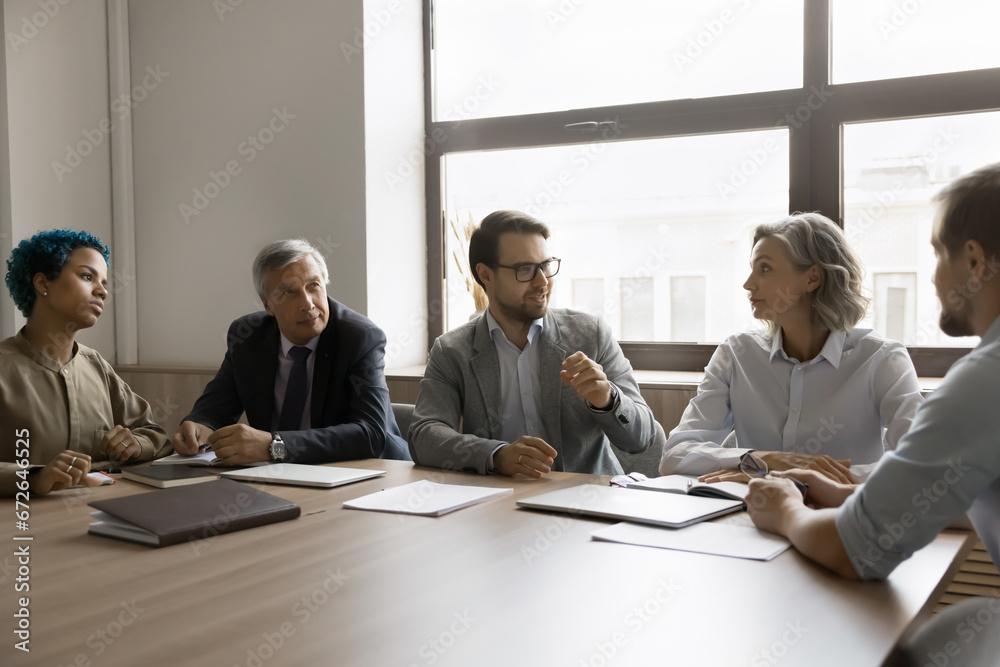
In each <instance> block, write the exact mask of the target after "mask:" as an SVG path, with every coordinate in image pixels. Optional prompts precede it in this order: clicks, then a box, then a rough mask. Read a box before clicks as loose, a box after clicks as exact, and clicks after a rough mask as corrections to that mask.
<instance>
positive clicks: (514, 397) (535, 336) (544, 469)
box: [409, 211, 665, 477]
mask: <svg viewBox="0 0 1000 667" xmlns="http://www.w3.org/2000/svg"><path fill="white" fill-rule="evenodd" d="M548 237H549V230H548V228H547V227H546V226H545V225H544V224H542V223H541V222H539V221H538V220H535V219H534V218H531V217H530V216H527V215H524V214H523V213H518V212H517V211H496V212H495V213H491V214H490V215H488V216H486V218H485V219H484V220H483V222H482V224H481V225H480V226H479V228H478V229H477V230H476V232H475V233H474V234H473V236H472V239H471V240H470V242H469V265H470V268H471V269H472V272H473V274H474V275H475V277H476V280H477V282H479V284H480V285H482V286H483V289H485V291H486V294H487V296H488V297H489V308H488V310H487V311H486V313H485V314H484V315H483V316H482V317H480V318H477V319H476V320H474V321H472V322H469V323H468V324H465V325H463V326H461V327H459V328H457V329H455V330H453V331H449V332H448V333H446V334H444V335H442V336H440V337H438V339H437V340H436V341H435V342H434V346H433V348H432V349H431V353H430V358H429V359H428V361H427V368H426V370H425V371H424V377H423V380H421V382H420V396H419V397H418V398H417V403H416V405H415V406H414V410H413V421H412V423H411V426H410V433H409V444H410V452H411V454H412V455H413V460H414V462H415V463H417V464H418V465H425V466H433V467H438V468H448V469H458V470H465V471H467V472H477V473H482V474H486V473H494V472H495V473H500V474H503V475H517V474H521V475H526V476H530V477H540V476H542V475H543V474H546V473H548V472H550V471H551V470H561V471H567V472H585V473H599V474H617V473H620V472H622V469H621V464H619V463H618V459H617V458H616V457H615V455H614V452H613V451H612V449H611V447H612V445H613V446H615V447H617V448H619V449H621V450H623V451H626V452H630V453H639V452H642V451H644V450H645V449H646V448H647V447H649V446H650V445H651V444H654V443H660V444H662V442H663V441H664V440H665V436H664V435H663V429H662V428H661V427H660V425H659V424H658V423H657V422H656V420H655V419H654V418H653V413H652V411H651V410H650V409H649V406H648V405H646V403H645V401H643V399H642V396H640V395H639V387H638V385H637V384H636V382H635V378H634V377H633V376H632V367H631V366H630V365H629V363H628V360H627V359H625V356H624V355H623V354H622V351H621V347H620V346H619V345H618V342H617V341H616V340H615V339H614V337H613V336H612V335H611V331H610V329H609V327H608V325H607V324H606V323H605V322H604V321H602V320H601V319H600V318H598V317H595V316H593V315H589V314H587V313H580V312H574V311H570V310H562V309H555V308H553V309H549V307H548V305H549V299H550V296H551V290H552V279H553V278H554V277H555V275H556V273H557V272H558V270H559V263H560V261H561V260H559V259H558V258H556V257H552V256H551V255H550V254H549V251H548V246H547V244H546V240H547V239H548Z"/></svg>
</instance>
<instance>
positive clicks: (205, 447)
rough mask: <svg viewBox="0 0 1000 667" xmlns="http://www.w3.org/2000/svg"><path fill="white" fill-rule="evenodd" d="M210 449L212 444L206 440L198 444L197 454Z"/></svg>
mask: <svg viewBox="0 0 1000 667" xmlns="http://www.w3.org/2000/svg"><path fill="white" fill-rule="evenodd" d="M211 450H212V445H210V444H208V443H207V442H206V443H205V444H204V445H200V446H199V447H198V453H199V454H201V453H202V452H208V451H211Z"/></svg>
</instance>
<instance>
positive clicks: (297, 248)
mask: <svg viewBox="0 0 1000 667" xmlns="http://www.w3.org/2000/svg"><path fill="white" fill-rule="evenodd" d="M307 255H308V256H309V257H312V258H313V261H314V262H316V266H318V267H319V272H320V276H321V277H322V278H323V284H324V285H327V284H329V282H330V272H329V271H328V270H327V268H326V260H325V259H324V258H323V255H321V254H320V252H319V251H318V250H316V248H314V247H313V246H312V245H311V244H310V243H309V242H308V241H306V240H305V239H286V240H284V241H275V242H274V243H270V244H268V245H266V246H264V247H263V248H262V249H261V251H260V252H259V253H257V257H256V259H254V260H253V284H254V287H256V288H257V294H258V295H259V296H260V298H261V299H267V290H266V286H265V282H266V280H267V273H268V271H280V270H282V269H283V268H285V267H286V266H288V265H289V264H291V263H292V262H297V261H299V260H300V259H302V258H303V257H305V256H307Z"/></svg>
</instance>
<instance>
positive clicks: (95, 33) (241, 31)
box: [0, 0, 426, 366]
mask: <svg viewBox="0 0 1000 667" xmlns="http://www.w3.org/2000/svg"><path fill="white" fill-rule="evenodd" d="M46 4H48V3H46ZM389 4H390V3H389V2H388V0H337V1H336V2H333V1H331V0H282V1H281V2H268V1H267V0H242V2H239V3H237V2H235V1H233V2H230V1H229V0H221V1H220V2H205V1H204V0H171V1H170V2H165V1H163V0H130V1H129V2H128V39H129V44H130V52H129V65H130V67H131V86H132V91H131V93H132V95H133V97H132V98H130V99H125V100H118V101H116V102H112V103H111V104H109V99H108V97H109V92H108V88H109V78H108V69H109V62H108V57H109V56H108V29H107V21H108V19H107V16H106V13H107V6H106V2H105V1H103V0H88V1H87V2H80V1H77V2H69V3H68V4H67V5H65V6H63V5H59V2H58V0H55V2H54V5H55V6H58V7H59V11H58V12H57V13H55V15H53V16H51V17H45V18H44V24H45V25H44V27H43V28H41V29H38V30H37V33H36V34H33V35H32V36H31V37H30V38H29V39H28V40H27V42H26V44H22V45H19V46H18V48H17V52H16V53H15V52H14V51H13V48H12V46H11V43H10V40H9V39H8V46H7V78H8V103H9V110H10V124H11V129H10V141H11V147H10V155H11V171H12V177H11V178H12V184H11V190H12V191H13V193H14V194H13V200H14V201H13V202H12V209H13V213H12V217H13V221H12V223H11V229H12V236H13V240H15V241H16V240H19V239H20V238H22V237H23V236H27V235H30V234H31V233H34V232H35V231H37V230H38V229H47V228H52V227H54V226H57V224H60V225H67V224H70V223H72V224H73V225H74V226H79V227H83V228H86V229H89V230H91V231H93V232H95V233H97V234H99V235H101V236H102V238H104V239H105V240H106V241H107V242H109V243H110V241H111V228H112V223H111V211H112V206H111V203H112V197H113V196H114V197H115V198H116V199H115V201H118V199H117V198H118V197H120V196H121V194H122V193H121V192H120V191H119V192H112V180H111V164H110V152H109V147H108V144H109V141H108V139H107V136H106V135H104V138H103V140H102V141H101V142H99V143H98V145H97V146H96V148H94V149H93V150H92V151H91V154H90V155H89V156H87V157H86V158H85V159H84V160H83V161H82V163H81V164H80V166H79V167H77V168H75V169H74V170H73V171H72V172H70V173H66V174H62V176H63V182H62V183H60V182H59V180H58V177H57V175H56V174H55V172H54V171H53V167H52V164H51V163H52V162H53V161H56V160H59V161H62V162H65V160H66V152H67V148H66V147H67V145H73V146H75V145H76V144H77V143H79V142H81V141H84V140H85V139H86V137H85V135H84V132H87V133H88V134H89V135H90V136H92V137H95V136H97V135H95V134H94V133H93V130H94V128H99V127H100V124H101V121H105V120H106V121H107V122H114V123H115V124H116V127H122V126H123V121H124V120H125V119H126V118H128V119H130V121H131V125H132V135H131V136H132V159H133V180H134V200H135V204H134V213H135V246H136V257H135V261H134V265H131V266H126V265H123V264H121V263H119V264H115V257H114V247H112V269H113V270H114V271H115V273H116V274H117V275H118V277H119V278H121V279H123V280H125V281H128V282H129V283H130V284H134V285H135V287H136V290H137V299H138V307H137V309H138V318H137V321H138V324H137V326H138V331H137V334H138V335H137V340H138V362H139V363H141V364H153V365H181V366H217V365H218V363H219V362H220V360H221V358H222V355H223V352H224V350H225V333H226V329H227V327H228V325H229V323H230V322H231V321H232V320H233V319H234V318H236V317H238V316H240V315H243V314H245V313H248V312H251V311H253V310H258V309H260V301H259V299H258V298H257V296H256V293H255V291H254V289H253V286H252V282H251V278H250V265H251V262H252V260H253V257H254V255H255V254H256V253H257V251H258V250H259V249H260V247H261V246H263V245H264V244H266V243H268V242H270V241H273V240H276V239H279V238H288V237H304V238H306V239H308V240H309V241H311V242H312V243H313V244H314V245H316V246H317V247H318V248H319V249H320V251H321V252H323V253H324V255H325V256H326V258H327V262H328V264H329V267H330V278H331V284H330V286H329V292H330V295H331V296H333V297H334V298H335V299H338V300H339V301H341V302H343V303H345V304H346V305H348V306H349V307H351V308H354V309H355V310H358V311H359V312H362V313H366V314H368V315H369V316H370V317H372V319H374V320H375V322H376V323H378V324H379V325H380V326H382V327H383V328H384V329H385V330H386V333H387V336H388V339H389V353H390V354H388V355H387V357H388V358H387V361H388V362H389V363H390V364H392V365H396V366H400V365H409V364H414V363H420V362H422V361H424V359H425V357H426V352H425V348H426V341H425V338H426V323H425V321H424V319H423V317H424V311H425V302H426V297H425V288H424V285H425V275H426V273H425V268H424V261H425V260H424V240H423V239H424V226H423V225H424V222H423V177H422V167H418V168H417V171H418V172H420V173H417V174H416V175H415V176H413V177H410V178H407V179H406V181H405V182H404V183H403V184H401V185H399V186H397V187H395V188H390V187H389V184H388V183H387V182H386V179H385V176H384V173H385V172H386V171H388V170H394V169H395V168H396V166H397V163H398V160H399V159H400V158H401V157H404V156H407V155H409V154H410V153H411V152H412V151H413V150H414V149H415V148H417V147H419V146H420V143H421V138H422V134H423V117H422V94H423V91H422V56H421V53H422V48H421V16H420V5H419V3H417V2H416V1H415V0H405V1H404V2H402V3H400V4H399V6H398V7H397V9H396V11H395V12H393V13H392V14H391V16H392V20H391V21H389V22H385V21H384V19H383V23H384V25H382V26H379V25H378V24H376V23H371V20H372V18H373V17H375V18H376V19H377V17H378V16H383V17H384V14H379V12H380V11H383V7H388V5H389ZM233 5H235V6H233ZM380 5H382V6H381V7H380ZM223 7H228V8H229V9H231V10H232V11H225V12H223V13H221V15H220V13H219V11H220V8H223ZM39 8H40V5H39V4H38V0H6V1H5V4H4V18H5V21H6V25H5V28H6V33H7V34H9V33H10V32H11V31H16V30H18V29H19V27H20V26H21V25H22V20H23V19H24V17H26V16H27V17H28V19H29V21H31V20H32V16H33V15H34V14H36V13H37V12H39V11H40V9H39ZM363 9H367V10H368V12H369V15H368V16H366V15H365V14H364V13H363ZM38 20H39V22H43V21H42V19H38ZM374 30H377V31H378V35H376V36H375V39H368V38H365V39H364V41H360V40H358V36H359V35H362V34H363V33H364V32H368V33H369V34H372V33H373V31H374ZM29 32H31V31H30V30H29ZM356 40H358V41H357V43H359V44H360V45H361V48H360V49H357V47H353V45H354V44H355V43H356ZM352 48H354V49H356V50H357V51H359V52H352V50H351V49H352ZM111 66H112V68H113V69H114V66H115V63H111ZM369 124H370V126H369ZM279 129H280V131H277V130H279ZM251 136H256V137H258V138H257V141H263V142H264V143H265V144H266V145H264V147H263V149H262V150H260V149H256V148H253V146H252V144H251V143H250V141H249V137H251ZM258 145H260V144H258ZM227 165H228V167H229V168H230V170H231V171H232V172H234V173H229V174H227V173H226V169H227ZM235 172H238V173H235ZM213 175H214V176H213ZM0 176H2V170H0ZM213 181H214V182H213ZM220 184H221V186H220ZM0 190H2V188H0ZM194 190H198V191H199V193H200V194H199V195H197V196H196V195H195V193H194ZM202 197H205V198H204V199H202ZM182 205H183V207H184V208H182ZM2 221H3V217H2V214H0V223H2ZM115 223H116V225H118V224H124V223H123V222H122V221H115ZM117 231H118V232H119V233H120V232H121V230H120V229H118V230H117ZM3 233H5V230H4V229H3V228H0V245H2V244H3V242H4V239H3V237H2V234H3ZM111 314H112V309H108V311H106V314H105V315H104V317H102V321H101V322H100V323H99V324H98V326H97V327H95V328H94V330H93V331H89V332H86V334H85V335H84V336H81V340H83V341H84V342H87V343H88V344H92V345H94V344H95V342H94V341H92V340H87V337H88V336H89V337H90V338H91V339H96V345H95V346H96V347H98V349H99V350H100V351H101V352H102V354H104V355H105V356H106V357H108V358H109V359H114V356H113V352H114V347H113V344H114V329H115V327H114V321H113V320H112V317H111ZM2 324H4V323H3V322H0V325H2ZM127 324H128V323H127V321H126V318H125V317H124V314H123V318H122V325H123V326H125V327H127Z"/></svg>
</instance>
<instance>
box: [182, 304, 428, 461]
mask: <svg viewBox="0 0 1000 667" xmlns="http://www.w3.org/2000/svg"><path fill="white" fill-rule="evenodd" d="M328 301H329V305H330V317H329V319H328V321H327V325H326V329H324V330H323V333H321V334H320V337H319V344H318V345H317V347H316V361H315V362H314V366H313V384H312V406H311V412H310V424H311V426H312V428H310V429H308V430H305V431H282V432H281V438H282V440H284V442H285V446H286V448H287V450H288V459H287V460H289V461H291V462H294V463H330V462H332V461H348V460H351V459H366V458H380V457H381V458H384V459H401V460H404V461H408V460H409V456H408V454H407V448H406V443H405V442H404V440H403V438H402V436H401V435H400V433H399V429H398V428H397V427H396V420H395V418H394V417H393V414H392V405H391V403H390V402H389V389H388V387H387V386H386V383H385V373H384V370H383V367H384V356H385V334H384V333H382V330H381V329H379V328H378V327H377V326H376V325H375V323H374V322H372V321H371V320H369V319H368V318H367V317H364V316H363V315H360V314H359V313H356V312H354V311H353V310H351V309H350V308H348V307H346V306H344V305H343V304H341V303H338V302H337V301H334V300H333V299H329V298H328ZM227 343H228V350H227V351H226V357H225V359H223V361H222V366H221V367H220V368H219V372H218V373H217V374H216V376H215V378H214V379H213V380H212V381H211V382H209V383H208V386H207V387H205V391H204V392H203V393H202V395H201V397H200V398H199V399H198V400H197V401H196V402H195V404H194V407H193V408H192V409H191V414H189V415H188V416H187V417H185V418H184V421H193V422H198V423H199V424H204V425H205V426H208V427H209V428H211V429H219V428H222V427H223V426H228V425H230V424H235V423H236V422H237V421H238V420H239V418H240V415H242V414H243V413H244V412H246V415H247V422H248V423H249V424H250V426H252V427H253V428H256V429H260V430H261V431H268V432H270V431H273V430H275V428H276V424H277V416H276V415H275V414H274V380H275V377H276V376H277V373H278V351H279V348H280V345H281V339H280V332H279V330H278V322H277V320H275V319H274V317H272V316H270V315H268V314H267V313H265V312H263V311H261V312H257V313H251V314H250V315H245V316H243V317H241V318H239V319H238V320H235V321H234V322H233V323H232V325H230V327H229V335H228V337H227Z"/></svg>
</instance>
